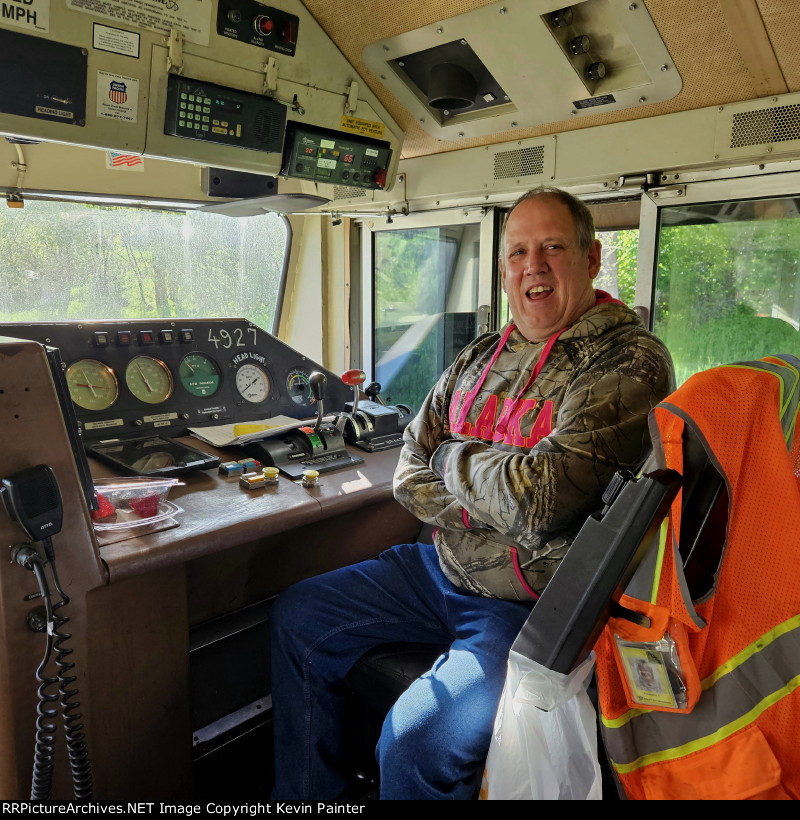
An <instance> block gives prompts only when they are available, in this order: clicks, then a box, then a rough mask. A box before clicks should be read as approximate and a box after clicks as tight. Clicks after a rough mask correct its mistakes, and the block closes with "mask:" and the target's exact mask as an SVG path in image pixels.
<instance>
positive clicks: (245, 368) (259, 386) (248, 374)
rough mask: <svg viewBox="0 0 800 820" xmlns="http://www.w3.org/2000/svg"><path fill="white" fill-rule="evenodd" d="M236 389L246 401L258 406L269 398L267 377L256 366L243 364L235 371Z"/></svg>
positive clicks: (265, 372)
mask: <svg viewBox="0 0 800 820" xmlns="http://www.w3.org/2000/svg"><path fill="white" fill-rule="evenodd" d="M236 389H237V390H238V391H239V395H240V396H241V397H242V398H243V399H245V400H246V401H249V402H252V403H253V404H258V403H259V402H262V401H266V400H267V399H268V398H269V376H268V375H267V371H266V370H264V369H262V368H261V367H259V366H258V365H257V364H243V365H242V366H241V367H240V368H239V369H238V370H237V371H236Z"/></svg>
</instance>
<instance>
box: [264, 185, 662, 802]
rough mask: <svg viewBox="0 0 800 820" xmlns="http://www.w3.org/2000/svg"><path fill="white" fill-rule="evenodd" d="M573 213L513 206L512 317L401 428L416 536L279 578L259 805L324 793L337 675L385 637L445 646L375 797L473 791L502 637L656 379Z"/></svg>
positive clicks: (503, 266)
mask: <svg viewBox="0 0 800 820" xmlns="http://www.w3.org/2000/svg"><path fill="white" fill-rule="evenodd" d="M599 269H600V243H599V242H598V241H597V240H596V239H595V237H594V225H593V222H592V217H591V214H590V213H589V211H588V209H587V208H586V207H585V206H584V205H583V204H582V203H581V202H580V201H578V200H577V199H574V198H573V197H571V196H570V195H568V194H566V193H565V192H563V191H560V190H557V189H537V190H535V191H531V192H530V193H528V194H526V195H525V196H524V197H522V198H521V199H520V200H518V201H517V202H516V203H515V204H514V206H512V209H511V211H510V212H509V214H508V216H507V219H506V223H505V228H504V233H503V236H502V239H501V243H500V271H501V274H502V278H503V288H504V290H505V292H506V293H507V294H508V300H509V305H510V309H511V315H512V321H511V322H510V323H509V324H508V325H506V327H504V328H503V329H502V330H501V331H499V332H493V333H487V334H485V335H483V336H481V337H479V338H478V339H476V340H475V341H474V342H472V343H471V344H470V345H468V346H467V347H466V348H465V349H464V350H463V351H462V352H461V353H460V354H459V355H458V357H457V359H456V361H455V362H454V363H453V365H452V366H451V367H450V368H448V370H446V371H445V372H444V373H443V374H442V376H441V378H440V379H439V381H438V382H437V384H436V385H435V386H434V387H433V389H432V390H431V392H430V394H429V395H428V397H427V399H426V400H425V402H424V403H423V406H422V408H421V409H420V411H419V413H418V414H417V417H416V418H415V419H414V421H413V422H412V423H411V424H409V426H408V427H407V428H406V431H405V436H404V447H403V450H402V453H401V455H400V460H399V464H398V467H397V471H396V473H395V488H394V489H395V497H396V498H397V500H398V501H399V502H400V503H401V504H403V505H404V506H405V507H407V508H408V509H409V510H410V511H411V512H413V513H414V514H415V515H416V516H417V517H418V518H419V519H420V520H421V521H424V522H426V523H429V524H433V525H435V527H436V528H437V529H436V530H435V535H434V542H435V544H434V545H429V544H428V545H426V544H403V545H400V546H398V547H394V548H392V549H390V550H387V551H386V552H384V553H382V554H381V555H380V556H379V558H378V559H377V560H373V561H366V562H364V563H362V564H357V565H355V566H353V567H345V568H343V569H340V570H336V571H334V572H332V573H328V574H326V575H322V576H319V577H317V578H312V579H309V580H307V581H303V582H302V583H300V584H297V585H296V586H294V587H292V588H291V589H289V590H288V591H287V592H286V593H284V595H283V596H282V597H281V599H279V601H278V603H277V604H276V607H275V608H274V609H273V661H272V668H273V690H272V696H273V705H274V712H273V714H274V726H275V741H276V751H275V756H276V789H275V797H276V798H281V799H285V798H289V797H292V798H295V799H310V798H317V799H324V798H329V799H330V798H333V797H336V796H337V794H338V793H339V792H340V791H341V789H343V788H344V786H345V783H346V781H345V778H344V775H343V773H342V772H341V771H339V770H338V767H337V761H338V760H340V759H341V756H342V749H343V741H344V737H345V727H344V726H343V724H342V720H343V718H342V715H343V705H344V688H343V686H342V682H343V681H344V678H345V676H346V675H347V673H348V671H349V670H350V668H351V667H352V665H353V664H354V663H355V662H356V661H357V660H358V658H359V657H361V655H362V654H364V652H366V651H367V650H368V649H370V648H372V647H373V646H375V645H377V644H380V643H388V642H392V641H408V642H423V643H432V644H437V643H439V644H447V645H449V647H450V649H449V650H448V651H447V652H445V653H444V654H442V655H441V656H440V657H439V659H438V660H437V661H436V663H435V664H434V665H433V667H432V669H431V670H430V671H429V672H427V673H426V674H425V675H423V676H422V677H421V678H419V679H418V680H417V681H416V682H415V683H413V684H412V685H411V687H410V688H409V689H408V690H407V691H406V692H405V693H404V694H403V695H401V697H400V698H399V700H398V701H397V703H396V704H395V706H394V707H393V709H392V710H391V712H390V713H389V715H388V717H387V718H386V721H385V722H384V726H383V733H382V735H381V739H380V742H379V744H378V759H379V762H380V767H381V796H382V798H405V799H456V798H466V797H470V796H472V795H473V794H474V790H475V783H476V777H477V776H478V775H479V774H480V771H481V769H482V766H483V760H484V758H485V756H486V752H487V750H488V747H489V741H490V738H491V731H492V724H493V721H494V716H495V712H496V709H497V703H498V700H499V698H500V693H501V690H502V687H503V682H504V680H505V669H506V659H507V656H508V650H509V647H510V646H511V643H512V642H513V640H514V638H515V637H516V634H517V632H518V631H519V629H520V628H521V626H522V624H523V623H524V621H525V619H526V618H527V616H528V613H529V612H530V608H531V606H532V605H533V604H534V603H535V602H536V600H537V598H538V596H539V594H540V593H541V592H542V590H543V589H544V587H545V586H546V585H547V582H548V581H549V579H550V578H551V577H552V575H553V573H554V572H555V570H556V568H557V567H558V565H559V563H560V561H561V559H562V558H563V556H564V554H565V552H566V549H567V546H568V544H569V536H570V535H571V534H572V533H573V532H574V531H576V530H577V529H578V528H579V526H580V525H581V524H582V523H583V521H584V520H585V519H586V516H587V515H589V514H590V513H592V512H594V511H595V510H596V509H597V508H598V507H599V506H600V503H601V501H600V497H601V495H602V492H603V490H604V488H605V487H606V485H607V484H608V482H609V480H610V479H611V477H612V476H613V474H614V472H615V471H616V470H618V469H620V468H635V467H636V466H637V465H638V464H639V463H640V462H641V461H642V459H643V457H644V455H645V454H646V452H647V450H648V446H649V437H648V434H647V416H648V414H649V412H650V410H651V409H652V407H654V406H655V405H656V404H657V403H658V402H659V401H660V400H661V399H663V398H664V397H665V396H666V395H667V394H668V393H669V392H670V390H671V389H672V386H673V384H672V379H673V377H672V365H671V362H670V358H669V354H668V353H667V351H666V349H665V348H664V346H663V344H662V343H661V342H660V341H659V340H658V339H656V338H655V337H654V336H653V335H652V334H650V333H648V332H647V331H646V330H645V329H644V328H643V327H642V324H641V321H640V320H639V318H638V316H637V315H636V313H635V312H634V311H633V310H631V309H630V308H628V307H626V306H625V305H624V304H622V303H621V302H619V301H617V300H615V299H612V298H611V297H610V296H609V295H608V294H606V293H603V292H601V291H595V290H594V288H593V281H594V279H595V277H596V276H597V273H598V271H599Z"/></svg>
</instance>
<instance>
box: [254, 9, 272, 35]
mask: <svg viewBox="0 0 800 820" xmlns="http://www.w3.org/2000/svg"><path fill="white" fill-rule="evenodd" d="M254 25H255V28H256V34H272V30H273V29H274V28H275V23H274V22H273V21H272V18H271V17H267V15H266V14H259V15H258V17H256V20H255V24H254Z"/></svg>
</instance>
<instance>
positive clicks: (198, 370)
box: [178, 353, 222, 396]
mask: <svg viewBox="0 0 800 820" xmlns="http://www.w3.org/2000/svg"><path fill="white" fill-rule="evenodd" d="M178 378H179V379H180V381H181V384H182V385H183V386H184V387H185V388H186V390H188V391H189V392H190V393H191V394H192V395H193V396H213V395H214V393H216V392H217V390H219V385H220V382H221V381H222V373H221V372H220V369H219V367H217V363H216V362H215V361H214V360H213V359H212V358H211V357H209V356H206V355H205V353H190V354H189V355H188V356H184V358H183V360H182V361H181V363H180V367H178Z"/></svg>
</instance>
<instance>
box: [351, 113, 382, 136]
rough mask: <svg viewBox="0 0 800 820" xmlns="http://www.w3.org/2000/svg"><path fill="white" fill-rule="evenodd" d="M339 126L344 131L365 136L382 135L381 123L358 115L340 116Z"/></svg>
mask: <svg viewBox="0 0 800 820" xmlns="http://www.w3.org/2000/svg"><path fill="white" fill-rule="evenodd" d="M341 126H342V128H343V129H344V130H345V131H352V132H353V133H354V134H362V135H363V136H365V137H377V138H378V139H380V138H382V137H383V123H382V122H373V121H372V120H361V119H359V118H358V117H342V122H341Z"/></svg>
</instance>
